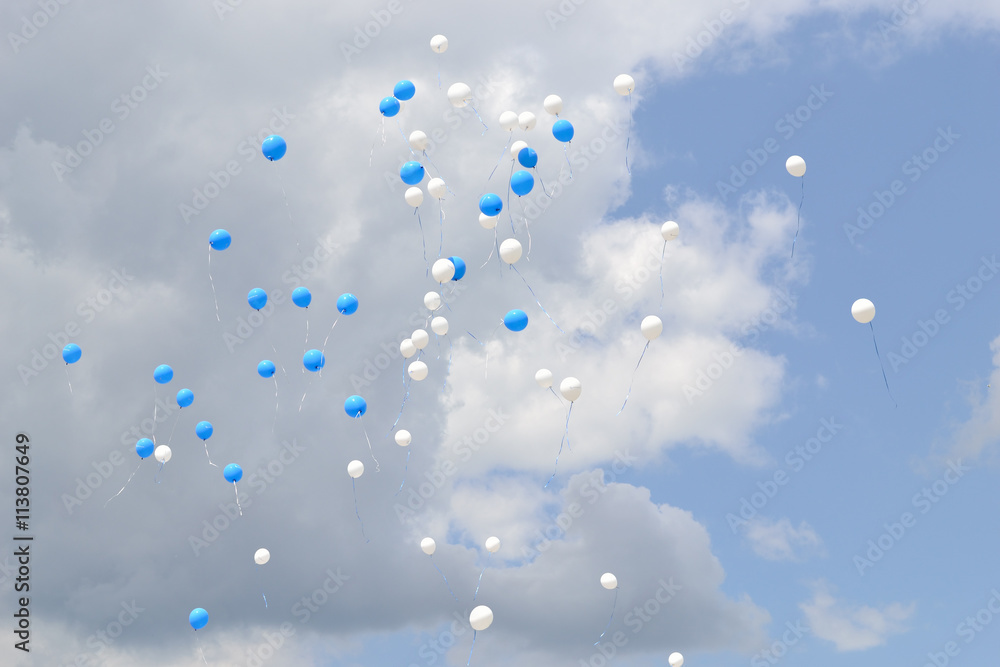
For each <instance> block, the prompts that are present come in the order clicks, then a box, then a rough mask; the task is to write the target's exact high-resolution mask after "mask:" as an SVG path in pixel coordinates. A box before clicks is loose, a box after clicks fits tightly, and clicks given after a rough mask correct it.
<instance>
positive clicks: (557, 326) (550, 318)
mask: <svg viewBox="0 0 1000 667" xmlns="http://www.w3.org/2000/svg"><path fill="white" fill-rule="evenodd" d="M510 268H512V269H514V273H516V274H517V275H519V276H521V272H520V271H518V270H517V267H516V266H514V265H513V264H511V265H510ZM521 280H522V281H523V282H524V286H525V287H527V288H528V291H529V292H531V296H533V297H535V303H537V304H538V307H539V308H541V309H542V312H543V313H545V317H547V318H549V322H552V324H554V325H555V327H556V329H559V333H566V332H565V331H563V330H562V329H561V328H559V325H558V324H556V321H555V320H554V319H552V316H551V315H549V313H548V311H547V310H545V308H544V307H543V306H542V303H541V301H539V300H538V297H537V296H535V290H533V289H531V285H529V284H528V281H527V280H525V279H524V276H521Z"/></svg>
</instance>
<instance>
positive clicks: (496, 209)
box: [479, 192, 503, 216]
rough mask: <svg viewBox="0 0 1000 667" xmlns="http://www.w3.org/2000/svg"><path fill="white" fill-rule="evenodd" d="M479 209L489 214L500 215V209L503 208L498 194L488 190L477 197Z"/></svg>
mask: <svg viewBox="0 0 1000 667" xmlns="http://www.w3.org/2000/svg"><path fill="white" fill-rule="evenodd" d="M479 210H480V211H482V212H483V213H484V214H485V215H489V216H494V215H500V211H502V210H503V200H502V199H500V195H495V194H493V193H492V192H488V193H486V194H485V195H483V196H482V197H480V198H479Z"/></svg>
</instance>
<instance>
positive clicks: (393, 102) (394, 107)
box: [378, 97, 399, 118]
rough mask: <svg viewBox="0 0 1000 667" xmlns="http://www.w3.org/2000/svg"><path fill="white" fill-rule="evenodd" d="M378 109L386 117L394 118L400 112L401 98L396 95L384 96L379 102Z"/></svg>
mask: <svg viewBox="0 0 1000 667" xmlns="http://www.w3.org/2000/svg"><path fill="white" fill-rule="evenodd" d="M378 110H379V113H381V114H382V115H383V116H385V117H386V118H392V117H393V116H395V115H396V114H398V113H399V100H397V99H396V98H395V97H383V98H382V101H381V102H379V103H378Z"/></svg>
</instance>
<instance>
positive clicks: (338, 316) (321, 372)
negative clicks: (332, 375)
mask: <svg viewBox="0 0 1000 667" xmlns="http://www.w3.org/2000/svg"><path fill="white" fill-rule="evenodd" d="M339 321H340V315H337V317H336V319H334V320H333V326H332V327H330V333H328V334H327V335H326V340H324V341H323V349H321V350H320V353H321V354H326V344H327V343H329V342H330V336H332V335H333V330H334V329H335V328H337V322H339ZM319 376H320V377H323V369H322V368H321V369H319Z"/></svg>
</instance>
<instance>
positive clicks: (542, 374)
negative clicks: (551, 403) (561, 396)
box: [535, 368, 552, 389]
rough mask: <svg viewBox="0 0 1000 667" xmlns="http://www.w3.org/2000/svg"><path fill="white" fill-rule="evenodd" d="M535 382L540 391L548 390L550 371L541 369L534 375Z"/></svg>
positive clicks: (550, 381)
mask: <svg viewBox="0 0 1000 667" xmlns="http://www.w3.org/2000/svg"><path fill="white" fill-rule="evenodd" d="M535 382H537V383H538V386H539V387H541V388H542V389H548V388H549V387H551V386H552V371H550V370H549V369H548V368H542V369H541V370H539V371H538V372H537V373H535Z"/></svg>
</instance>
